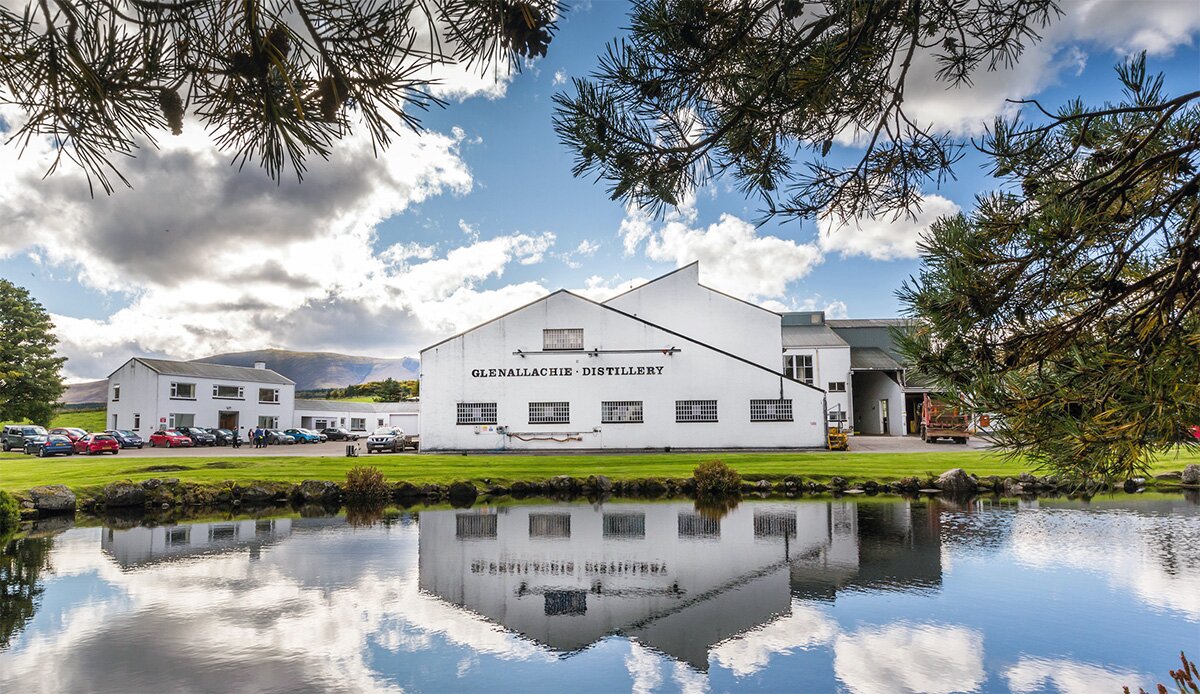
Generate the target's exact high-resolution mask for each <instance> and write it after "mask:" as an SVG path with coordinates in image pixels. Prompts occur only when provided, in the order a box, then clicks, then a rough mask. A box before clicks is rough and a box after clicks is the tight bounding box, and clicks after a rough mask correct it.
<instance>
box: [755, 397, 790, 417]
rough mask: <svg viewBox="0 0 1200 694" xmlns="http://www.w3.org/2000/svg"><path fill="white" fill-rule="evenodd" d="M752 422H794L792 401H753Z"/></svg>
mask: <svg viewBox="0 0 1200 694" xmlns="http://www.w3.org/2000/svg"><path fill="white" fill-rule="evenodd" d="M750 421H751V422H790V421H792V401H791V400H751V401H750Z"/></svg>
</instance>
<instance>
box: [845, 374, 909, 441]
mask: <svg viewBox="0 0 1200 694" xmlns="http://www.w3.org/2000/svg"><path fill="white" fill-rule="evenodd" d="M852 397H853V399H854V412H853V417H854V420H853V421H854V429H855V431H857V432H859V433H861V434H882V433H883V430H882V429H881V428H880V425H879V401H880V400H882V399H886V400H887V401H888V414H889V416H888V422H889V433H890V434H891V435H892V436H903V435H904V434H905V433H906V432H905V428H906V427H907V422H906V420H905V414H904V389H902V388H901V387H900V386H899V385H898V384H897V383H896V382H895V381H893V380H892V379H890V378H888V377H887V376H886V375H885V374H883V373H882V372H877V371H860V372H858V373H856V374H854V392H853V394H852Z"/></svg>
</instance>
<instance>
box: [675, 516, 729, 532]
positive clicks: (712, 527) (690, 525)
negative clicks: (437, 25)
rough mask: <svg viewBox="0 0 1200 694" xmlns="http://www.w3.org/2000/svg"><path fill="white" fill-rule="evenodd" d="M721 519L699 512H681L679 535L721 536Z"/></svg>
mask: <svg viewBox="0 0 1200 694" xmlns="http://www.w3.org/2000/svg"><path fill="white" fill-rule="evenodd" d="M720 536H721V521H720V519H717V518H706V517H704V516H702V515H700V514H699V513H681V514H679V537H701V538H704V537H720Z"/></svg>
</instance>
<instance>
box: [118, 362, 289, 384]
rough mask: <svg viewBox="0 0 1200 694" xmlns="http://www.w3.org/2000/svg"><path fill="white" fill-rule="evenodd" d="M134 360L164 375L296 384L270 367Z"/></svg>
mask: <svg viewBox="0 0 1200 694" xmlns="http://www.w3.org/2000/svg"><path fill="white" fill-rule="evenodd" d="M134 361H138V362H141V363H142V364H145V365H146V367H147V368H149V369H150V370H151V371H154V372H156V373H159V374H162V375H164V376H191V377H193V378H211V379H215V380H218V381H222V380H224V381H248V382H250V383H275V384H278V385H288V386H294V385H296V382H295V381H292V380H291V379H289V378H287V377H285V376H283V375H281V374H279V373H276V372H274V371H272V370H270V369H255V368H251V367H248V366H226V365H224V364H202V363H200V362H194V361H171V360H170V359H145V358H143V357H135V358H134Z"/></svg>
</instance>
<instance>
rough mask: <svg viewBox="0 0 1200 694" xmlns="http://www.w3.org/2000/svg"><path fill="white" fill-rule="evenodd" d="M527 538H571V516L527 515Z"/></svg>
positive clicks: (566, 514) (555, 514)
mask: <svg viewBox="0 0 1200 694" xmlns="http://www.w3.org/2000/svg"><path fill="white" fill-rule="evenodd" d="M529 536H530V537H542V538H549V539H567V538H570V537H571V514H569V513H531V514H529Z"/></svg>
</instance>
